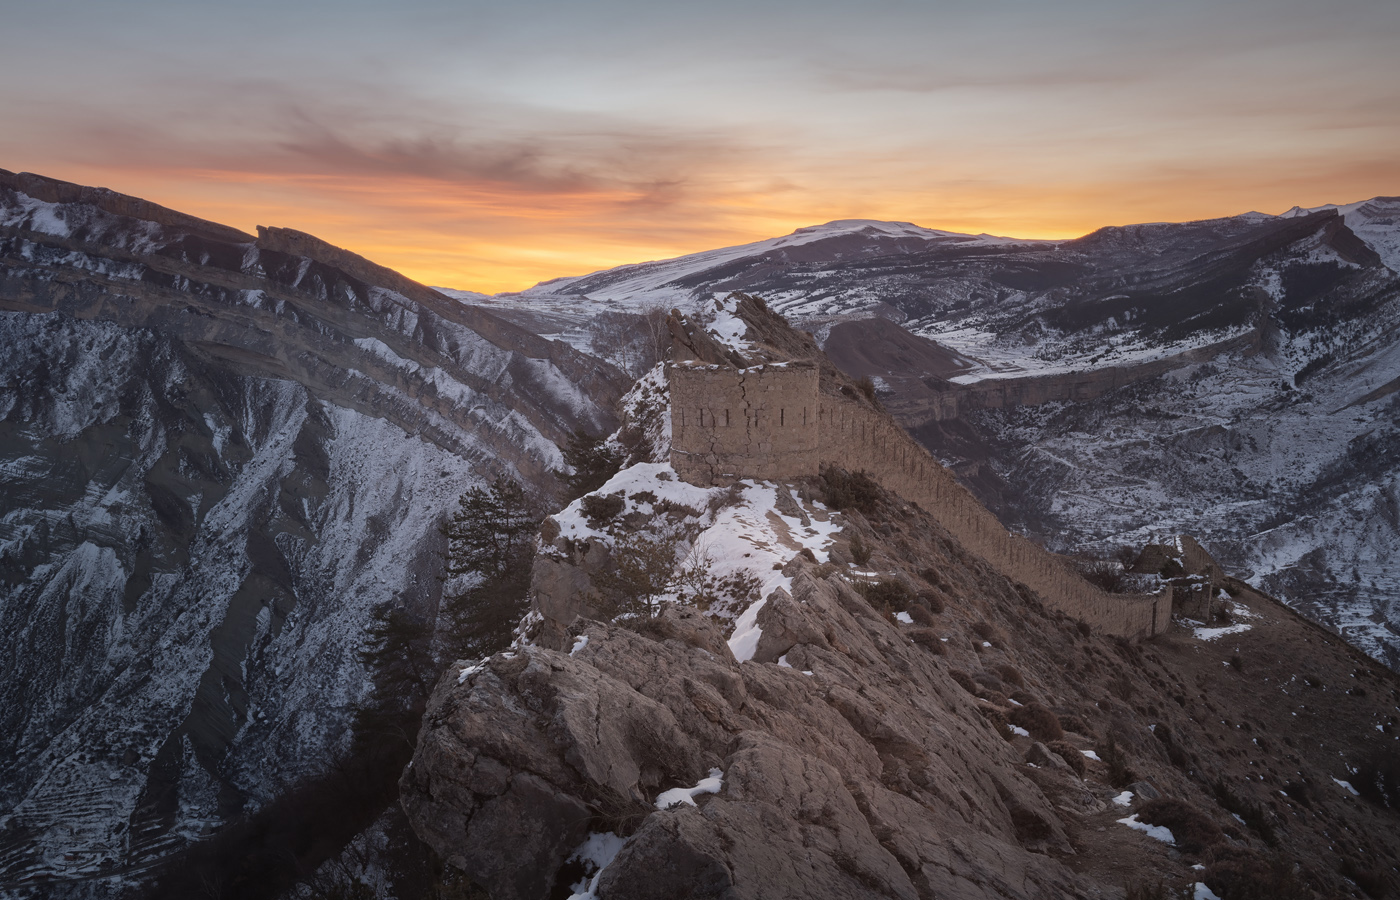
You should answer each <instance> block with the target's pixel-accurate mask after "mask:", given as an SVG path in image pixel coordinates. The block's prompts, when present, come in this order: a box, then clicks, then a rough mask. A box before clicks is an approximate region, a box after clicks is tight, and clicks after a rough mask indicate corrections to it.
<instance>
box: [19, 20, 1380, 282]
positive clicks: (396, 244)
mask: <svg viewBox="0 0 1400 900" xmlns="http://www.w3.org/2000/svg"><path fill="white" fill-rule="evenodd" d="M6 6H7V9H6V11H5V17H6V18H5V21H6V22H7V25H6V27H5V28H4V29H3V30H2V31H0V72H3V75H4V84H5V86H6V90H5V91H4V92H0V167H2V168H6V169H10V170H13V171H20V170H25V171H33V172H38V173H41V174H45V175H49V176H53V177H56V178H62V179H66V180H69V181H77V182H81V183H85V184H96V185H102V186H105V187H110V188H112V189H114V190H118V191H121V192H123V193H129V194H135V195H138V196H141V197H145V198H147V199H150V200H154V201H156V202H158V203H162V204H164V205H166V206H171V207H174V208H176V209H180V210H183V211H186V212H190V213H194V214H196V215H199V216H203V217H205V218H209V219H213V220H216V221H219V222H224V223H226V224H230V225H234V226H236V227H239V228H243V229H245V230H250V231H251V230H252V228H253V226H255V225H280V226H285V227H291V228H298V229H301V230H304V231H309V232H311V233H313V234H316V235H318V236H320V237H322V238H325V239H326V240H328V241H331V242H332V243H335V244H338V245H341V246H344V247H347V248H349V249H352V250H354V251H356V252H358V253H361V254H363V255H365V256H368V257H370V258H371V259H374V260H375V261H377V262H380V263H383V264H385V265H388V266H391V267H393V268H396V269H399V270H401V271H403V272H404V273H406V274H408V275H410V276H412V277H414V278H417V279H419V280H420V281H424V282H427V283H430V284H436V285H442V286H448V287H456V288H466V289H472V290H479V291H485V292H497V291H505V290H519V289H522V288H525V287H528V286H529V285H532V284H534V283H536V282H538V281H541V280H544V279H548V278H553V277H557V276H560V275H577V274H582V273H585V272H588V271H592V270H596V269H600V268H606V267H609V266H613V265H617V264H620V263H626V262H637V261H641V260H646V259H657V258H663V257H668V256H675V255H679V254H683V253H688V252H693V251H697V250H703V249H708V248H712V247H718V246H724V245H728V244H734V243H741V242H745V241H750V240H757V239H760V238H764V237H771V236H774V235H778V234H784V233H787V232H790V231H792V230H793V229H794V228H797V227H801V226H804V225H811V224H816V223H820V222H824V221H828V220H830V219H837V218H876V219H896V220H901V221H912V222H915V223H917V224H920V225H925V226H928V227H932V228H944V229H950V230H956V231H970V232H983V231H986V232H991V233H994V234H1006V235H1013V236H1018V237H1070V236H1077V235H1080V234H1083V233H1086V232H1088V231H1091V230H1093V229H1094V228H1097V227H1100V226H1102V225H1110V224H1125V223H1129V222H1142V221H1180V220H1186V219H1197V218H1208V217H1213V216H1222V215H1231V214H1236V213H1241V212H1246V211H1249V210H1252V209H1257V210H1260V211H1263V212H1271V213H1279V212H1283V211H1284V210H1286V209H1288V208H1289V207H1291V206H1294V205H1295V204H1296V205H1302V206H1316V205H1320V204H1323V203H1329V202H1335V203H1346V202H1351V201H1354V200H1360V199H1364V198H1368V197H1372V196H1376V195H1381V194H1398V193H1400V52H1397V50H1400V3H1395V2H1393V0H1388V2H1364V0H1340V2H1335V3H1332V4H1330V5H1327V6H1325V7H1324V6H1323V5H1321V4H1316V3H1293V2H1281V0H1237V2H1230V3H1221V2H1214V3H1192V2H1183V3H1175V4H1171V5H1166V4H1160V3H1151V4H1149V3H1136V2H1129V0H1122V2H1116V3H1102V2H1090V0H1076V2H1062V3H1049V2H1035V3H1032V2H982V3H961V2H959V3H937V2H879V3H872V4H865V5H861V6H859V8H857V7H856V6H854V5H851V4H824V3H821V2H809V3H796V2H781V3H758V4H752V3H751V4H742V5H741V4H737V3H736V4H729V3H723V2H717V3H707V4H703V5H690V6H681V5H668V4H660V3H650V4H642V3H635V2H597V3H589V2H571V3H563V2H558V3H533V4H531V3H524V4H516V5H513V6H511V7H510V8H508V9H507V8H503V7H500V6H498V5H486V4H474V3H462V2H456V3H446V2H423V0H414V2H408V3H404V4H398V5H395V6H393V7H390V6H388V5H386V4H373V3H358V2H353V0H346V2H339V3H329V2H327V3H320V2H290V3H288V2H283V3H279V4H273V3H264V2H261V0H255V2H252V3H249V4H244V5H240V6H237V7H230V6H226V5H213V4H202V3H170V2H156V0H132V2H130V3H124V4H107V3H95V2H92V3H72V2H67V0H53V2H50V3H45V4H24V5H20V4H13V5H12V4H6ZM10 7H12V8H10Z"/></svg>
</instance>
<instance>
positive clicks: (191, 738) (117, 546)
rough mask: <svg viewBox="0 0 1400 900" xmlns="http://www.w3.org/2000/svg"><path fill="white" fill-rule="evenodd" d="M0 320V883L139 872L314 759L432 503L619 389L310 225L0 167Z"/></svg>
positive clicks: (360, 674) (336, 732) (510, 465)
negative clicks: (220, 218) (266, 222)
mask: <svg viewBox="0 0 1400 900" xmlns="http://www.w3.org/2000/svg"><path fill="white" fill-rule="evenodd" d="M0 340H3V342H4V344H5V352H4V353H3V354H0V472H3V478H4V490H3V493H0V634H3V638H0V644H2V645H3V646H0V885H3V886H5V887H6V888H9V887H17V886H19V885H33V884H36V883H39V882H41V881H47V882H49V883H50V885H51V886H50V887H49V888H48V890H60V888H59V887H58V886H56V885H54V884H53V880H55V879H57V880H58V881H59V882H63V881H64V880H65V879H69V878H86V877H92V876H96V875H104V874H110V873H112V872H119V871H122V870H125V869H127V868H130V867H136V868H138V869H139V868H140V867H142V866H144V865H146V864H147V863H149V862H151V861H153V860H155V859H158V858H160V857H161V856H163V855H165V854H167V853H169V852H170V851H172V850H174V849H177V848H179V847H180V846H182V845H183V844H185V843H186V842H188V841H189V840H192V839H195V838H198V837H200V836H203V835H205V834H207V833H209V832H211V831H213V830H215V829H217V828H219V827H220V826H221V825H223V824H225V823H227V822H228V821H230V820H231V819H233V818H235V817H236V816H237V815H238V814H239V813H240V811H242V810H244V809H247V808H251V807H254V806H256V805H257V804H259V803H261V802H263V801H265V800H266V799H267V798H268V797H269V796H271V795H272V794H274V793H276V792H278V791H280V790H282V789H283V788H284V787H285V786H286V785H289V784H292V783H295V782H296V781H297V780H298V779H300V778H302V777H304V776H306V775H307V774H310V773H312V772H315V771H317V770H318V769H320V768H324V767H325V766H327V765H329V764H330V762H331V760H332V759H333V757H334V754H335V753H336V752H338V751H339V750H340V749H343V747H344V746H345V743H346V741H347V739H348V736H347V728H348V725H349V720H350V712H351V709H352V707H353V706H354V705H355V704H356V703H357V702H358V701H359V699H360V698H361V697H362V695H363V694H364V692H365V691H366V689H367V682H366V677H365V673H364V667H363V665H362V663H361V661H360V658H359V656H358V651H359V650H360V647H361V643H362V640H363V635H364V631H365V627H366V624H367V623H368V621H369V618H370V616H371V613H372V611H373V610H374V609H376V608H378V607H381V606H384V605H386V604H388V605H401V606H405V607H408V608H410V609H412V610H413V611H414V613H415V614H418V615H423V616H428V617H431V616H432V615H434V613H435V610H436V604H437V598H438V596H439V594H440V592H441V588H440V585H439V583H438V581H437V578H436V576H437V575H438V573H439V572H440V571H441V560H440V558H439V555H438V554H439V551H440V549H441V539H440V537H439V536H438V534H437V525H438V523H439V522H440V521H441V519H442V518H443V516H444V515H445V514H446V512H447V511H448V510H450V509H451V508H452V505H453V504H454V503H455V502H456V500H457V498H458V497H459V496H460V495H461V493H462V492H463V491H464V490H465V489H466V488H467V487H470V486H472V485H475V484H481V483H483V482H486V481H489V480H490V479H491V478H493V477H495V476H497V475H501V474H509V475H513V476H516V477H518V478H520V479H521V480H522V481H524V482H525V483H526V484H527V485H531V486H533V487H534V488H536V489H544V490H548V489H549V488H550V486H551V484H552V478H553V476H552V475H551V470H552V469H553V468H554V467H557V466H558V465H559V464H560V461H561V459H560V456H559V452H558V450H557V448H556V442H558V441H562V440H563V439H564V438H565V437H566V436H567V435H568V434H569V433H570V431H571V430H572V429H575V428H587V429H589V430H594V431H596V430H610V429H611V428H612V427H613V422H614V420H613V411H612V406H613V404H614V403H615V401H616V399H617V397H618V396H619V394H620V393H621V390H622V388H623V385H622V383H621V381H620V377H619V375H618V373H617V372H616V370H614V369H612V368H611V367H610V366H608V365H606V364H605V363H601V362H599V361H597V360H594V359H591V358H589V357H585V356H583V355H581V354H579V353H577V352H575V351H573V350H572V349H570V348H568V347H567V346H564V345H560V344H556V343H553V342H550V341H546V340H543V339H541V338H538V337H536V336H534V335H531V334H529V333H527V332H524V331H522V330H520V329H519V328H516V327H515V326H513V325H510V324H509V323H506V322H504V321H502V320H499V319H496V318H495V317H493V316H491V315H489V314H487V313H485V312H482V311H480V310H477V309H474V308H471V307H467V306H464V305H462V304H459V303H456V302H455V301H452V300H449V299H448V298H446V297H443V296H442V295H439V294H437V293H435V292H433V291H431V290H429V289H427V288H424V287H423V286H421V285H417V284H415V283H413V282H411V281H409V280H408V279H406V278H404V277H402V276H400V275H398V274H397V273H394V272H391V271H389V270H387V269H383V268H381V267H378V266H375V265H374V264H372V263H369V262H368V261H366V260H363V259H361V258H359V257H356V256H354V255H353V254H349V253H347V252H345V251H342V250H338V249H336V248H334V247H330V246H329V245H326V244H324V243H322V242H320V241H317V240H316V239H314V238H311V237H310V236H307V235H302V234H298V233H296V232H288V231H285V230H280V229H261V230H260V233H259V235H258V236H256V237H255V236H253V235H248V234H244V233H241V232H238V231H236V230H234V229H231V228H227V227H224V226H220V225H216V224H213V223H209V222H203V221H200V220H197V219H194V218H192V217H189V216H185V215H182V214H179V213H176V212H173V211H171V210H166V209H162V208H161V207H157V206H155V205H154V204H150V203H146V202H145V201H141V200H137V199H135V198H131V197H124V196H122V195H118V194H114V193H112V192H110V191H105V190H101V189H94V188H82V187H79V186H76V185H71V184H65V183H62V182H56V181H52V180H49V179H44V178H40V177H38V176H31V175H12V174H10V173H4V172H0ZM114 884H115V882H114ZM114 889H116V888H114Z"/></svg>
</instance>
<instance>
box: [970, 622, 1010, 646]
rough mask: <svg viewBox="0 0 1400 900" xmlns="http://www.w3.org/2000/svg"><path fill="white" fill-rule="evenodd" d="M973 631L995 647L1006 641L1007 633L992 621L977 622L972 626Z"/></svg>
mask: <svg viewBox="0 0 1400 900" xmlns="http://www.w3.org/2000/svg"><path fill="white" fill-rule="evenodd" d="M972 633H973V634H975V635H977V636H978V637H979V638H981V639H982V640H984V641H986V642H988V643H989V644H991V645H992V646H994V647H1000V646H1001V645H1002V644H1004V643H1006V633H1005V632H1003V631H1002V630H1001V629H1000V628H998V627H996V626H995V625H993V624H992V623H991V622H977V623H976V624H974V625H973V626H972Z"/></svg>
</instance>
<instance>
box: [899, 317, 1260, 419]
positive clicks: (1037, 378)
mask: <svg viewBox="0 0 1400 900" xmlns="http://www.w3.org/2000/svg"><path fill="white" fill-rule="evenodd" d="M1263 340H1264V339H1263V333H1262V330H1261V329H1259V328H1252V329H1250V330H1249V331H1247V332H1245V333H1244V334H1240V335H1236V336H1234V337H1231V338H1227V339H1226V340H1223V341H1217V342H1215V343H1213V344H1207V345H1206V346H1203V347H1194V348H1192V349H1190V350H1183V351H1181V352H1180V353H1173V354H1171V355H1169V356H1163V357H1160V358H1158V359H1150V360H1146V361H1144V362H1140V363H1134V364H1129V365H1122V366H1102V367H1099V368H1096V369H1090V370H1088V371H1084V372H1064V373H1057V374H1053V375H1018V376H1015V377H1012V378H984V379H982V380H981V381H975V382H972V383H971V384H958V383H955V382H950V381H933V380H931V379H925V382H924V385H925V387H926V388H927V389H928V390H927V391H926V392H920V393H917V394H912V395H909V396H906V397H895V398H894V399H892V400H891V401H890V403H889V406H888V409H889V411H890V413H891V414H893V415H894V416H896V417H897V418H899V419H900V421H902V422H904V423H905V425H907V426H908V427H910V428H918V427H919V426H921V425H926V424H928V423H929V422H943V421H947V420H949V419H957V418H961V417H962V416H965V415H968V414H970V413H973V412H976V411H978V410H982V409H1006V408H1010V407H1016V406H1036V405H1038V404H1041V403H1052V402H1055V401H1070V402H1076V401H1083V400H1093V399H1096V398H1098V397H1102V396H1103V395H1104V394H1107V393H1108V392H1109V391H1115V390H1117V389H1119V388H1121V387H1124V386H1125V385H1129V384H1133V383H1135V382H1139V381H1146V380H1148V379H1151V378H1157V377H1159V376H1161V375H1164V374H1166V373H1167V372H1170V371H1172V370H1173V369H1179V368H1181V367H1182V366H1187V365H1192V364H1195V363H1205V362H1209V361H1211V360H1213V359H1215V358H1216V357H1218V356H1221V355H1223V354H1226V353H1234V352H1243V353H1245V354H1246V355H1248V354H1253V353H1257V352H1258V351H1259V349H1260V347H1261V345H1262V344H1263Z"/></svg>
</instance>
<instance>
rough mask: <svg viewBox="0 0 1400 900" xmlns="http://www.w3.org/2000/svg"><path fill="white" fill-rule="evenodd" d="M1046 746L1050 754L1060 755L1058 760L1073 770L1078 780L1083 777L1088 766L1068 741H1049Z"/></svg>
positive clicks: (1076, 748) (1077, 749)
mask: <svg viewBox="0 0 1400 900" xmlns="http://www.w3.org/2000/svg"><path fill="white" fill-rule="evenodd" d="M1046 746H1047V747H1049V749H1050V752H1051V753H1058V754H1060V758H1061V759H1063V760H1064V761H1065V762H1066V763H1067V764H1068V765H1069V767H1070V768H1071V769H1073V770H1074V774H1076V775H1078V776H1079V777H1080V778H1083V777H1084V771H1085V770H1086V769H1087V768H1088V765H1087V764H1086V763H1085V762H1084V754H1083V753H1080V752H1079V748H1078V747H1076V746H1074V745H1073V744H1071V743H1070V742H1069V741H1051V742H1050V743H1049V744H1047V745H1046Z"/></svg>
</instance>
